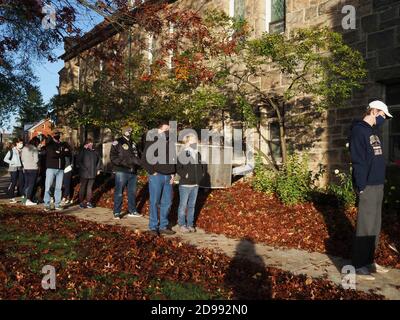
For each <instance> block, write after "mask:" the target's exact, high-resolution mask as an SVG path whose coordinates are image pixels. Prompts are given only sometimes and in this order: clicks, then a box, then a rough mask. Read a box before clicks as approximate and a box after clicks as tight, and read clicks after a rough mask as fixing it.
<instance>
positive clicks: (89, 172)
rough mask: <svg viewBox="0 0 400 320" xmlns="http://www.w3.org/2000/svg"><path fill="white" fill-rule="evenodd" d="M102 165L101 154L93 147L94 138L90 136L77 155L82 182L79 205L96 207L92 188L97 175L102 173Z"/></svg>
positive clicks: (83, 207)
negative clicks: (93, 201) (93, 202)
mask: <svg viewBox="0 0 400 320" xmlns="http://www.w3.org/2000/svg"><path fill="white" fill-rule="evenodd" d="M100 165H101V161H100V156H99V154H98V153H97V151H96V150H95V149H94V148H93V140H92V139H91V138H88V139H86V142H85V145H84V147H83V149H82V150H81V151H80V152H79V154H78V157H77V166H78V168H79V177H80V182H81V187H80V190H79V207H81V208H82V209H85V208H89V209H90V208H94V206H93V204H92V195H93V192H92V190H93V184H94V181H95V179H96V176H97V175H98V174H99V173H100Z"/></svg>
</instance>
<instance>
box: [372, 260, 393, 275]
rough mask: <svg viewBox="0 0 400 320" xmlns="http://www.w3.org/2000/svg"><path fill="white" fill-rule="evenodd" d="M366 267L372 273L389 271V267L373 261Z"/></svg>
mask: <svg viewBox="0 0 400 320" xmlns="http://www.w3.org/2000/svg"><path fill="white" fill-rule="evenodd" d="M368 268H369V270H370V271H371V272H373V273H388V272H389V269H387V268H384V267H382V266H380V265H379V264H377V263H376V262H374V263H373V264H371V265H369V266H368Z"/></svg>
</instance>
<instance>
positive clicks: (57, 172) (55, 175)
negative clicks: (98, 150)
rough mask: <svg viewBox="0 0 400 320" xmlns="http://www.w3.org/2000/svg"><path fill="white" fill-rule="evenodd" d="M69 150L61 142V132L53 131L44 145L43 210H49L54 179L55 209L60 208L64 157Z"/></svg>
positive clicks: (67, 154)
mask: <svg viewBox="0 0 400 320" xmlns="http://www.w3.org/2000/svg"><path fill="white" fill-rule="evenodd" d="M70 153H71V151H70V150H69V148H67V147H66V146H65V145H64V144H63V143H61V132H59V131H57V132H55V133H54V136H53V138H52V140H51V141H50V142H49V143H48V144H47V146H46V167H47V169H46V182H45V194H44V206H45V210H46V211H49V210H50V200H51V196H50V188H51V186H52V184H53V181H54V180H55V181H56V185H55V191H54V198H55V200H54V205H55V209H56V210H62V207H61V195H62V190H61V188H62V183H63V177H64V169H65V157H67V156H69V155H70Z"/></svg>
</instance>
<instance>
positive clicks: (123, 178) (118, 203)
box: [114, 171, 137, 214]
mask: <svg viewBox="0 0 400 320" xmlns="http://www.w3.org/2000/svg"><path fill="white" fill-rule="evenodd" d="M136 183H137V176H136V174H134V173H130V172H120V171H119V172H116V173H115V189H114V214H116V213H118V214H120V213H121V210H122V199H123V194H124V189H125V187H126V185H128V211H129V212H131V213H133V212H136V211H137V209H136Z"/></svg>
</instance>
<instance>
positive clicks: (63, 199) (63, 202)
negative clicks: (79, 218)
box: [60, 198, 67, 206]
mask: <svg viewBox="0 0 400 320" xmlns="http://www.w3.org/2000/svg"><path fill="white" fill-rule="evenodd" d="M66 204H67V199H65V198H62V199H61V203H60V205H61V206H65V205H66Z"/></svg>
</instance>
